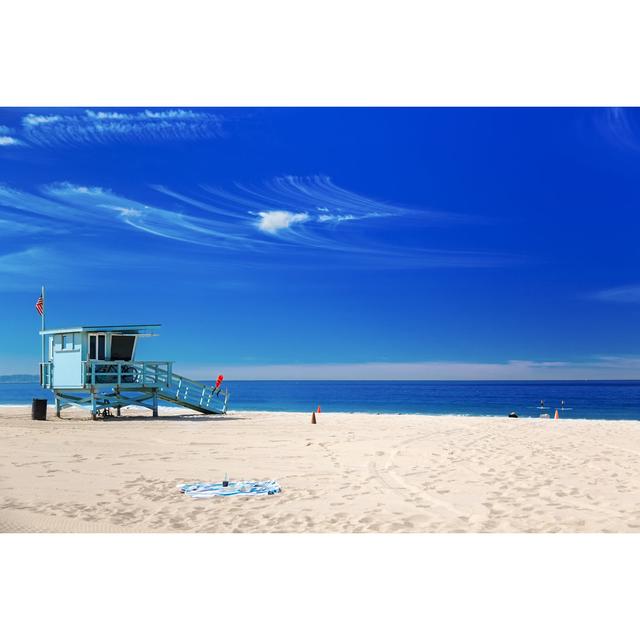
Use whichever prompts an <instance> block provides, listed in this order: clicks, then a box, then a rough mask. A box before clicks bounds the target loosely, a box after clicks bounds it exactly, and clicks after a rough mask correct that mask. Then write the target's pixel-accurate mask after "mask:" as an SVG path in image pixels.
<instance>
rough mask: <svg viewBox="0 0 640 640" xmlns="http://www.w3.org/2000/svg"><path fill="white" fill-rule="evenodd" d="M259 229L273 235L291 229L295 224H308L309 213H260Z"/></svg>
mask: <svg viewBox="0 0 640 640" xmlns="http://www.w3.org/2000/svg"><path fill="white" fill-rule="evenodd" d="M258 215H259V216H260V220H259V221H258V229H260V231H264V232H265V233H270V234H272V235H274V234H276V233H278V232H279V231H282V230H283V229H289V227H291V226H292V225H294V224H299V223H301V222H307V220H309V214H308V213H291V212H290V211H259V212H258Z"/></svg>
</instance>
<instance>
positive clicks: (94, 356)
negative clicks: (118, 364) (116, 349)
mask: <svg viewBox="0 0 640 640" xmlns="http://www.w3.org/2000/svg"><path fill="white" fill-rule="evenodd" d="M106 344H107V336H106V334H104V333H90V334H89V360H105V358H106V349H105V347H106Z"/></svg>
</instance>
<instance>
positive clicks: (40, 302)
mask: <svg viewBox="0 0 640 640" xmlns="http://www.w3.org/2000/svg"><path fill="white" fill-rule="evenodd" d="M36 309H37V311H38V313H39V314H40V315H42V314H43V313H44V300H43V299H42V296H40V297H39V298H38V302H36Z"/></svg>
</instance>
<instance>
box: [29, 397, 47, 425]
mask: <svg viewBox="0 0 640 640" xmlns="http://www.w3.org/2000/svg"><path fill="white" fill-rule="evenodd" d="M31 419H32V420H46V419H47V399H46V398H44V399H42V398H33V400H32V401H31Z"/></svg>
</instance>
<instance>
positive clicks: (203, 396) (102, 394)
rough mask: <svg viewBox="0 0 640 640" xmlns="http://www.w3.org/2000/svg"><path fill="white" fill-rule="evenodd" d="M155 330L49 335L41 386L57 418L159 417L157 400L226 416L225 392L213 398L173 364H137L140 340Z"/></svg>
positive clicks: (115, 328) (98, 329) (109, 328)
mask: <svg viewBox="0 0 640 640" xmlns="http://www.w3.org/2000/svg"><path fill="white" fill-rule="evenodd" d="M159 326H160V325H159V324H144V325H142V324H130V325H101V326H96V325H90V326H81V327H73V328H70V329H48V330H46V331H41V332H40V334H41V335H42V336H44V337H46V338H47V345H48V357H47V358H46V361H45V362H43V363H41V366H40V384H41V385H42V386H43V387H44V388H45V389H51V390H52V391H53V393H54V395H55V401H56V415H57V416H58V417H60V411H61V410H62V409H64V408H65V407H69V406H73V405H75V406H80V407H90V408H91V415H92V417H93V418H94V419H95V418H96V417H97V415H98V412H102V413H103V415H107V414H108V413H109V412H110V411H111V410H112V409H115V411H116V414H117V415H120V409H121V408H122V407H126V406H129V405H135V406H139V407H145V408H147V409H150V410H151V411H152V412H153V415H154V416H157V415H158V400H164V401H165V402H170V403H173V404H177V405H180V406H182V407H187V408H188V409H193V410H194V411H199V412H200V413H206V414H224V413H226V411H227V402H228V399H229V393H228V390H226V389H225V390H223V391H219V392H218V393H216V392H215V391H214V388H213V387H211V386H207V385H204V384H202V383H200V382H196V381H195V380H189V379H188V378H185V377H184V376H180V375H178V374H176V373H174V372H173V362H170V361H166V360H145V361H139V360H136V359H135V351H136V345H137V343H138V340H139V339H140V338H144V337H152V336H154V335H156V334H154V333H153V332H152V330H153V329H154V328H155V327H159Z"/></svg>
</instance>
